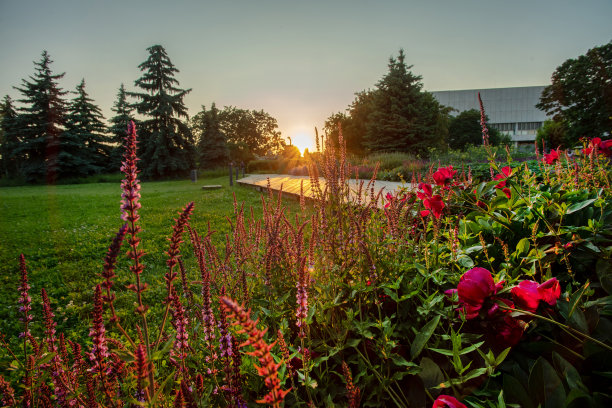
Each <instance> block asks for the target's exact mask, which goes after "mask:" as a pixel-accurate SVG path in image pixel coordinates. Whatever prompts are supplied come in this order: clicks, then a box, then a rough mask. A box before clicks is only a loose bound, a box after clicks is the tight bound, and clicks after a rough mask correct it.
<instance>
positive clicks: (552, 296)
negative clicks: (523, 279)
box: [538, 278, 561, 306]
mask: <svg viewBox="0 0 612 408" xmlns="http://www.w3.org/2000/svg"><path fill="white" fill-rule="evenodd" d="M538 293H539V294H540V298H541V299H542V300H543V301H544V302H546V303H548V304H549V305H551V306H554V305H556V304H557V300H558V299H559V297H560V296H561V285H559V281H558V280H557V279H556V278H550V279H549V280H547V281H546V282H544V283H543V284H541V285H539V286H538Z"/></svg>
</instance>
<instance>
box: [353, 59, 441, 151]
mask: <svg viewBox="0 0 612 408" xmlns="http://www.w3.org/2000/svg"><path fill="white" fill-rule="evenodd" d="M404 59H405V56H404V52H403V50H400V52H399V55H398V57H397V59H396V58H393V57H392V58H390V59H389V72H388V73H387V74H386V75H385V76H384V77H383V78H382V79H381V80H380V81H379V82H378V84H377V86H376V90H375V91H374V95H373V100H372V105H373V110H372V112H371V113H370V114H369V115H368V121H367V125H366V133H365V145H366V147H367V148H368V149H369V150H371V151H404V152H412V153H416V154H426V152H427V149H428V148H430V147H443V146H444V144H445V143H444V142H445V141H446V136H447V129H446V119H445V116H446V112H445V110H444V109H443V108H442V106H441V105H440V104H439V103H438V102H437V101H436V99H435V98H434V97H433V95H431V94H430V93H428V92H423V91H422V90H421V89H422V87H423V85H422V83H421V82H420V81H421V77H420V76H417V75H414V74H412V72H410V68H412V66H407V65H406V63H405V61H404Z"/></svg>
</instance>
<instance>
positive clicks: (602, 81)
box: [536, 42, 612, 147]
mask: <svg viewBox="0 0 612 408" xmlns="http://www.w3.org/2000/svg"><path fill="white" fill-rule="evenodd" d="M551 82H552V83H551V85H549V86H547V87H546V88H544V91H543V92H542V96H541V97H540V103H539V104H537V105H536V107H537V108H538V109H542V110H544V111H546V113H547V114H548V115H552V116H553V119H554V120H555V121H564V122H565V125H566V131H567V134H566V142H568V143H570V144H572V145H573V144H576V143H578V140H579V139H580V138H581V137H584V136H588V137H596V136H602V135H604V134H605V133H607V132H610V131H611V130H612V42H609V43H608V44H606V45H603V46H600V47H595V48H593V49H590V50H589V51H587V53H586V55H581V56H579V57H578V58H575V59H568V60H567V61H565V62H564V63H563V64H561V66H559V67H557V69H556V70H555V72H553V74H552V81H551ZM565 147H571V146H565Z"/></svg>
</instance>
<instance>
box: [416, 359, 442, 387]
mask: <svg viewBox="0 0 612 408" xmlns="http://www.w3.org/2000/svg"><path fill="white" fill-rule="evenodd" d="M420 366H421V372H420V373H419V377H421V380H423V384H424V385H425V388H426V389H427V388H433V387H437V386H438V385H439V384H440V383H441V382H442V381H443V380H444V375H443V374H442V371H441V370H440V367H438V365H437V364H436V363H434V361H433V360H432V359H430V358H428V357H423V358H422V359H421V364H420Z"/></svg>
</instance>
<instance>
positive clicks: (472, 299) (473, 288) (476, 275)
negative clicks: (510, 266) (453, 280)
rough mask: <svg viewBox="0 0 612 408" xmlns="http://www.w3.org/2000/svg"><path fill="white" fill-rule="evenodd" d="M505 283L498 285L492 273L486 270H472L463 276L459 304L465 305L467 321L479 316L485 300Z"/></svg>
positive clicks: (459, 288)
mask: <svg viewBox="0 0 612 408" xmlns="http://www.w3.org/2000/svg"><path fill="white" fill-rule="evenodd" d="M502 283H503V282H500V283H498V284H497V285H496V284H495V282H494V281H493V277H492V276H491V272H489V271H488V270H486V269H485V268H480V267H476V268H472V269H470V270H469V271H467V272H466V273H464V274H463V276H461V279H460V280H459V284H458V285H457V294H458V295H459V302H460V303H463V311H464V313H465V318H466V319H473V318H475V317H476V316H478V313H479V312H480V309H482V305H483V304H484V302H485V300H486V299H487V298H488V297H490V296H493V295H495V294H496V293H497V291H498V290H499V289H500V288H501V285H502Z"/></svg>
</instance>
